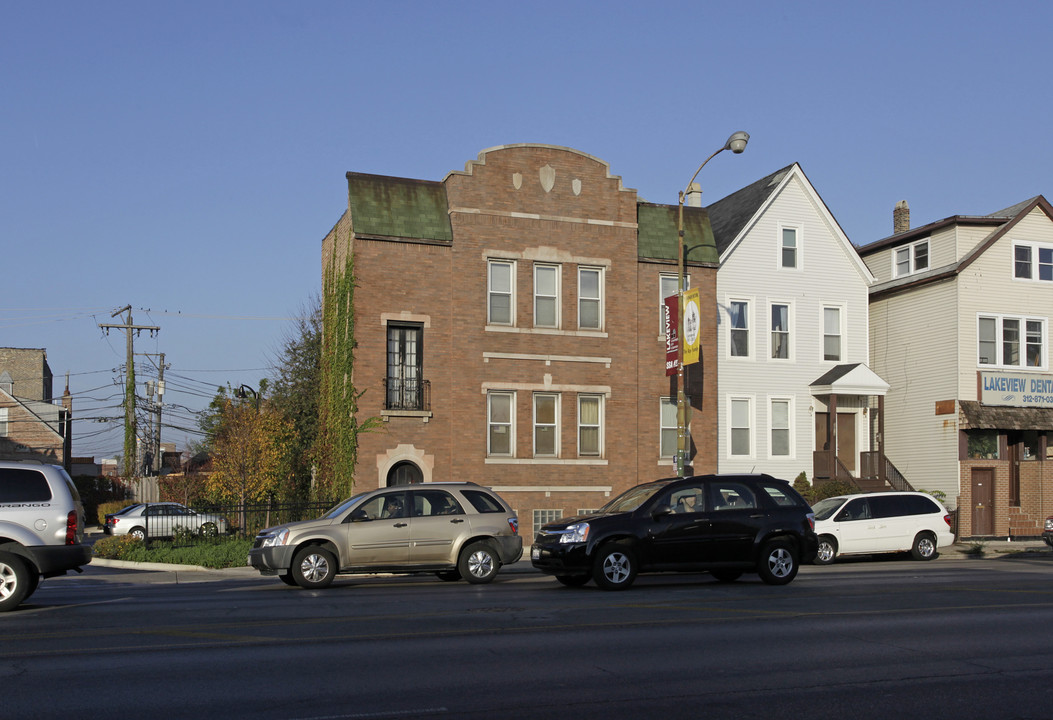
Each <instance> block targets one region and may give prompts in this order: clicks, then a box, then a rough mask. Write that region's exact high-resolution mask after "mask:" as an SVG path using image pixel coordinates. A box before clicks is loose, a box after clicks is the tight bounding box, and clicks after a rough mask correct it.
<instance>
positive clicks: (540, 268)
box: [534, 265, 559, 328]
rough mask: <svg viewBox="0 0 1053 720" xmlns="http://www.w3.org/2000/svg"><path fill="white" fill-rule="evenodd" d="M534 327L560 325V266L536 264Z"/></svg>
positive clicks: (555, 326) (556, 326)
mask: <svg viewBox="0 0 1053 720" xmlns="http://www.w3.org/2000/svg"><path fill="white" fill-rule="evenodd" d="M534 327H542V328H558V327H559V266H558V265H535V266H534Z"/></svg>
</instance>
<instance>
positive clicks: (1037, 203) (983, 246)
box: [859, 195, 1053, 298]
mask: <svg viewBox="0 0 1053 720" xmlns="http://www.w3.org/2000/svg"><path fill="white" fill-rule="evenodd" d="M1035 208H1038V209H1040V210H1041V211H1042V212H1043V213H1045V215H1046V217H1048V218H1049V219H1050V220H1051V221H1053V206H1051V205H1050V204H1049V201H1048V200H1046V198H1045V197H1043V196H1042V195H1036V196H1035V197H1033V198H1031V199H1030V200H1024V201H1023V202H1019V203H1017V204H1016V205H1013V206H1011V207H1008V208H1006V209H1005V210H1000V211H999V212H997V213H994V214H991V215H980V216H977V215H954V216H952V217H949V218H945V219H943V220H939V221H937V222H934V223H929V224H928V225H923V226H922V227H920V228H917V229H915V230H910V231H908V232H904V233H900V234H899V235H893V236H892V237H888V238H884V239H882V240H878V241H876V242H873V243H871V244H870V245H866V246H865V247H862V248H860V249H859V252H860V254H863V255H871V254H873V253H875V252H879V251H881V250H884V249H887V248H890V247H894V246H896V245H899V244H901V243H902V242H909V241H911V240H915V239H917V238H921V237H925V236H927V235H931V234H932V233H933V232H934V231H936V230H938V229H941V228H944V227H948V226H952V225H971V226H982V225H993V226H995V229H994V230H993V231H992V232H991V234H990V235H988V236H987V237H986V238H984V239H983V240H982V241H981V242H978V243H977V244H976V246H975V247H974V248H973V249H972V250H970V251H969V252H967V253H966V254H965V255H963V256H962V257H961V259H960V260H958V261H957V262H955V263H951V264H950V265H944V266H943V267H939V268H934V269H932V270H930V271H928V272H924V273H919V274H917V275H907V276H905V277H901V278H892V279H891V280H887V281H885V282H883V283H881V284H880V285H875V286H873V287H871V288H870V296H871V298H877V297H882V296H884V295H889V294H892V293H895V292H899V291H901V290H905V289H909V288H915V287H918V286H921V285H928V284H930V283H935V282H942V281H945V280H950V279H952V278H954V277H956V276H958V275H959V274H960V273H961V272H962V271H963V270H964V269H965V268H967V267H969V266H970V265H972V264H973V263H974V262H975V261H976V259H977V258H979V257H980V256H981V255H983V254H984V253H985V252H987V250H988V249H989V248H990V247H991V246H992V245H994V244H995V243H996V242H998V241H999V240H1001V239H1002V238H1003V237H1004V236H1005V235H1006V233H1008V232H1009V231H1010V230H1012V229H1013V228H1014V227H1016V226H1017V225H1018V224H1019V223H1020V222H1021V221H1022V220H1023V219H1024V218H1025V217H1027V216H1028V215H1029V214H1030V213H1031V211H1032V210H1034V209H1035Z"/></svg>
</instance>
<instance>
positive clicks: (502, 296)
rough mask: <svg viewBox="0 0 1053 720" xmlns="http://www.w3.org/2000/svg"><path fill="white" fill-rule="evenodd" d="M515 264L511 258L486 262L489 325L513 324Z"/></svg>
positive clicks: (487, 316) (487, 320) (487, 318)
mask: <svg viewBox="0 0 1053 720" xmlns="http://www.w3.org/2000/svg"><path fill="white" fill-rule="evenodd" d="M515 270H516V264H515V263H514V262H512V261H511V260H491V261H490V262H489V263H488V264H487V282H486V284H487V288H486V289H487V296H488V301H487V306H486V322H487V323H488V324H490V325H514V324H515V279H516V272H515Z"/></svg>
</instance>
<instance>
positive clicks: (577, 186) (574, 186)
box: [570, 178, 581, 195]
mask: <svg viewBox="0 0 1053 720" xmlns="http://www.w3.org/2000/svg"><path fill="white" fill-rule="evenodd" d="M570 188H571V190H573V191H574V194H575V195H581V179H580V178H574V180H572V181H571V183H570Z"/></svg>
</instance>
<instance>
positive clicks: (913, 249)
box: [892, 238, 932, 278]
mask: <svg viewBox="0 0 1053 720" xmlns="http://www.w3.org/2000/svg"><path fill="white" fill-rule="evenodd" d="M922 245H926V246H927V249H928V258H929V263H928V265H926V266H925V267H923V268H922V269H921V270H919V269H918V267H917V254H918V248H919V247H920V246H922ZM900 250H906V251H907V270H906V271H905V272H900V271H899V262H898V261H897V259H896V255H897V254H898V253H899V251H900ZM931 268H932V244H931V243H930V242H929V238H925V239H924V240H918V241H917V242H913V243H909V244H906V245H899V246H898V247H894V248H892V277H894V278H900V277H907V276H908V275H914V274H915V273H919V272H925V271H926V270H929V269H931Z"/></svg>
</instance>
